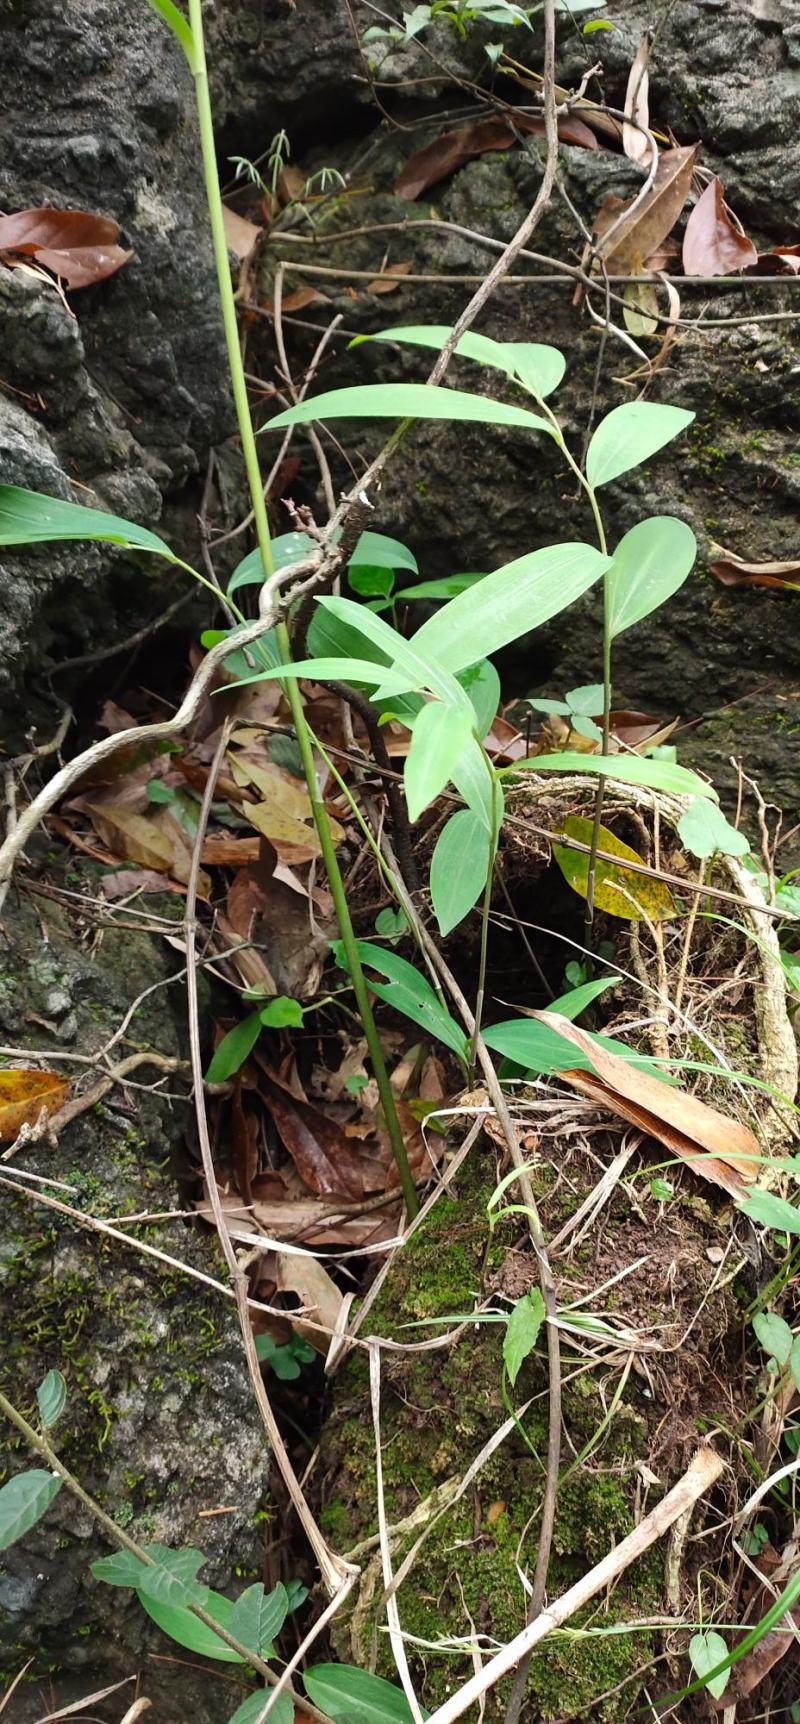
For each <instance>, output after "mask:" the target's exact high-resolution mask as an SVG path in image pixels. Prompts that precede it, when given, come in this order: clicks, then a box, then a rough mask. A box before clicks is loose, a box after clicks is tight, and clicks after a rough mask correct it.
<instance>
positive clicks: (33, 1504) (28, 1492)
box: [0, 1467, 61, 1550]
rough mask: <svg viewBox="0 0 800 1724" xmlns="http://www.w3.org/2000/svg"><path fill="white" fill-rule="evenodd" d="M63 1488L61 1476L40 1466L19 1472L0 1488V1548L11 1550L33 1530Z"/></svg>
mask: <svg viewBox="0 0 800 1724" xmlns="http://www.w3.org/2000/svg"><path fill="white" fill-rule="evenodd" d="M60 1489H61V1480H60V1478H58V1477H57V1476H56V1474H55V1473H46V1472H44V1471H43V1470H42V1469H41V1468H40V1467H32V1468H31V1469H30V1471H29V1472H26V1473H17V1474H16V1476H15V1477H14V1478H13V1479H9V1481H8V1484H5V1485H3V1488H2V1490H0V1550H8V1547H9V1545H11V1544H16V1542H17V1539H18V1538H22V1537H23V1535H24V1534H25V1533H26V1532H30V1529H31V1527H32V1526H35V1525H36V1522H37V1521H38V1520H41V1518H42V1515H43V1514H44V1513H45V1510H46V1509H48V1508H49V1507H50V1504H51V1502H52V1501H53V1498H54V1497H55V1496H57V1495H58V1493H59V1491H60Z"/></svg>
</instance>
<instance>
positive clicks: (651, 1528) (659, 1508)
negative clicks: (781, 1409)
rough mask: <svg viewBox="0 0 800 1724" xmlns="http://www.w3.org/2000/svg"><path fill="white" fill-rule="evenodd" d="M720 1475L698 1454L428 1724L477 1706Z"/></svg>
mask: <svg viewBox="0 0 800 1724" xmlns="http://www.w3.org/2000/svg"><path fill="white" fill-rule="evenodd" d="M722 1470H723V1462H722V1460H721V1459H720V1456H719V1455H717V1454H715V1453H714V1450H713V1449H709V1448H701V1449H698V1450H697V1453H696V1455H695V1456H694V1458H693V1460H692V1462H691V1464H690V1465H689V1467H688V1468H687V1470H686V1472H685V1473H684V1475H683V1477H682V1478H681V1479H679V1481H678V1483H677V1484H676V1485H673V1488H672V1490H671V1491H668V1492H667V1495H666V1496H665V1497H663V1498H662V1501H661V1502H660V1503H658V1504H657V1505H656V1507H655V1508H654V1509H651V1511H650V1514H649V1515H647V1516H646V1518H645V1519H644V1520H643V1521H642V1522H641V1523H640V1525H639V1526H637V1527H635V1528H634V1531H633V1532H631V1533H629V1534H628V1537H627V1538H624V1539H623V1540H622V1543H621V1544H618V1545H616V1546H615V1548H614V1549H613V1550H611V1551H609V1553H608V1555H607V1556H604V1557H603V1560H602V1562H598V1563H597V1564H596V1565H595V1567H594V1568H592V1569H590V1570H589V1572H588V1574H585V1575H584V1576H583V1577H582V1579H581V1580H579V1581H577V1582H576V1583H575V1585H574V1586H571V1587H570V1588H569V1590H568V1592H565V1593H564V1594H563V1595H562V1597H561V1598H559V1599H557V1600H556V1602H555V1603H554V1604H551V1605H550V1606H549V1607H548V1609H547V1610H543V1611H541V1612H540V1614H539V1615H538V1616H537V1617H536V1620H535V1621H534V1622H531V1623H529V1624H528V1625H527V1627H525V1628H523V1629H522V1632H521V1633H520V1634H517V1635H515V1637H514V1639H513V1640H511V1641H509V1644H508V1646H504V1647H503V1650H502V1652H498V1653H497V1654H496V1656H495V1657H494V1658H492V1659H491V1660H490V1662H489V1663H488V1664H487V1665H486V1668H485V1669H484V1670H483V1671H482V1672H481V1674H480V1677H477V1676H473V1677H472V1678H471V1680H470V1681H469V1682H465V1684H464V1686H463V1688H460V1689H459V1691H458V1693H457V1694H454V1695H452V1697H451V1698H450V1699H449V1700H446V1701H445V1703H444V1705H443V1706H440V1707H439V1708H438V1709H437V1711H436V1712H434V1713H432V1714H431V1717H430V1719H429V1720H428V1724H453V1721H454V1719H456V1718H460V1717H461V1715H462V1713H464V1712H466V1711H467V1709H468V1707H470V1706H473V1705H474V1704H475V1703H476V1701H479V1700H480V1699H481V1696H482V1695H483V1694H485V1693H487V1691H488V1690H489V1689H490V1688H493V1687H494V1685H495V1683H496V1682H500V1681H501V1680H502V1678H503V1677H504V1676H508V1674H509V1672H510V1671H512V1670H513V1669H514V1668H515V1666H516V1665H517V1664H519V1662H520V1660H521V1659H523V1658H525V1657H526V1656H527V1654H528V1653H530V1652H532V1651H533V1649H534V1647H536V1646H538V1645H539V1644H540V1643H541V1641H543V1640H544V1639H546V1637H547V1635H548V1634H552V1632H553V1630H554V1629H557V1628H563V1626H564V1624H565V1623H567V1622H569V1621H570V1620H571V1618H572V1617H573V1616H575V1614H576V1612H577V1611H579V1610H582V1609H583V1606H584V1605H585V1604H588V1603H589V1602H590V1600H591V1599H593V1598H595V1597H596V1596H597V1594H598V1592H602V1591H603V1590H604V1589H605V1587H607V1586H611V1585H612V1583H613V1582H614V1581H615V1580H618V1579H619V1576H620V1575H621V1574H624V1572H625V1570H626V1569H627V1568H630V1566H631V1564H632V1563H634V1562H636V1561H637V1559H638V1558H639V1557H640V1556H642V1555H643V1554H644V1552H645V1551H646V1550H649V1549H650V1546H651V1545H652V1544H655V1542H656V1540H657V1539H659V1538H661V1537H662V1535H663V1534H664V1533H665V1532H667V1531H668V1530H669V1528H670V1527H671V1526H673V1525H674V1523H675V1521H676V1520H678V1518H679V1516H680V1515H683V1514H686V1512H687V1510H688V1509H690V1508H692V1506H693V1504H694V1503H696V1502H697V1501H698V1500H699V1498H700V1497H701V1496H703V1495H704V1494H705V1492H706V1491H708V1490H710V1489H711V1486H712V1485H713V1484H715V1483H716V1481H717V1479H718V1478H719V1476H720V1474H721V1472H722Z"/></svg>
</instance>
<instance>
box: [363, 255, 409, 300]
mask: <svg viewBox="0 0 800 1724" xmlns="http://www.w3.org/2000/svg"><path fill="white" fill-rule="evenodd" d="M410 268H411V262H410V260H409V262H408V263H387V265H386V268H385V269H382V270H381V273H380V275H376V277H375V280H374V281H368V282H367V285H366V288H365V292H366V293H394V291H395V288H398V287H400V285H401V281H402V277H403V276H404V275H408V272H409V270H410Z"/></svg>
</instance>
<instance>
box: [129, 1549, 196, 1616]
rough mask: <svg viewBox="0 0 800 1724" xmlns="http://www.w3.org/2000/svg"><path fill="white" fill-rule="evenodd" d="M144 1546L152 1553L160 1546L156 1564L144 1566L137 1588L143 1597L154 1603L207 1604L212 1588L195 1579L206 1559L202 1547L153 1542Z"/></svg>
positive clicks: (152, 1554)
mask: <svg viewBox="0 0 800 1724" xmlns="http://www.w3.org/2000/svg"><path fill="white" fill-rule="evenodd" d="M145 1548H146V1549H148V1554H149V1555H151V1556H154V1555H155V1552H156V1550H157V1549H158V1550H159V1555H158V1557H157V1558H156V1563H155V1567H151V1566H150V1565H149V1564H148V1565H147V1566H146V1567H144V1568H143V1569H142V1574H141V1579H140V1580H139V1582H138V1585H137V1589H136V1590H137V1592H138V1593H139V1596H140V1598H147V1599H150V1600H152V1602H153V1603H155V1604H170V1605H176V1604H178V1605H188V1604H202V1605H205V1602H206V1599H207V1598H208V1591H209V1589H208V1587H207V1586H202V1585H198V1583H197V1581H196V1580H195V1575H196V1574H197V1571H198V1569H199V1568H202V1566H203V1563H204V1562H205V1560H206V1559H205V1557H204V1555H203V1552H202V1551H201V1550H192V1549H187V1550H169V1549H165V1548H163V1547H158V1546H154V1545H151V1546H150V1547H147V1546H145Z"/></svg>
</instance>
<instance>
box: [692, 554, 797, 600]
mask: <svg viewBox="0 0 800 1724" xmlns="http://www.w3.org/2000/svg"><path fill="white" fill-rule="evenodd" d="M713 548H714V556H713V558H712V560H711V562H710V563H709V565H708V567H709V570H710V572H711V574H712V575H713V576H714V579H715V580H717V581H719V582H720V584H721V585H722V586H723V587H779V588H783V589H784V590H785V591H786V592H800V560H795V561H790V562H776V563H748V562H746V561H745V559H744V557H737V555H736V553H735V551H726V550H724V549H723V547H722V545H715V546H714V547H713ZM792 575H796V576H797V579H796V580H792V579H791V577H792Z"/></svg>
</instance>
